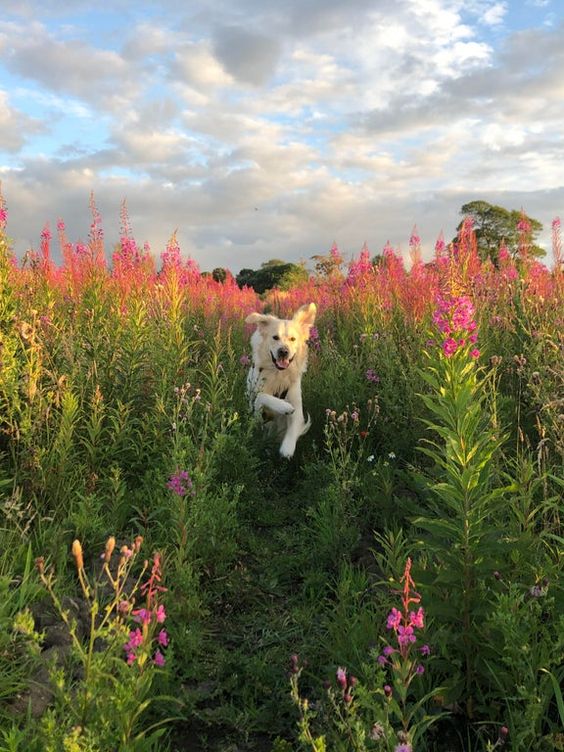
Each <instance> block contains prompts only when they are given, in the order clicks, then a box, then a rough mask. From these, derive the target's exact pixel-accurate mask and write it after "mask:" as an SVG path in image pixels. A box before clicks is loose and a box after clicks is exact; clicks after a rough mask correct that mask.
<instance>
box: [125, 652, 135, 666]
mask: <svg viewBox="0 0 564 752" xmlns="http://www.w3.org/2000/svg"><path fill="white" fill-rule="evenodd" d="M136 660H137V656H136V655H135V653H134V652H133V651H131V652H129V653H128V654H127V665H128V666H132V665H133V664H134V663H135V661H136Z"/></svg>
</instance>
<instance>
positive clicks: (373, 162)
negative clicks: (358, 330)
mask: <svg viewBox="0 0 564 752" xmlns="http://www.w3.org/2000/svg"><path fill="white" fill-rule="evenodd" d="M563 31H564V3H562V0H346V1H343V0H276V1H274V0H190V2H186V3H184V2H179V0H161V1H160V2H148V1H147V0H135V2H132V1H131V0H112V1H111V2H107V3H93V2H85V1H84V2H82V1H81V0H2V2H1V7H0V180H1V183H2V193H3V196H4V199H5V201H6V204H7V208H8V227H7V232H8V235H9V236H10V238H11V239H12V242H13V247H14V249H15V250H16V253H17V254H18V255H22V254H23V253H24V252H25V251H26V250H27V249H29V248H30V247H34V248H37V247H38V245H39V237H40V233H41V231H42V228H43V226H44V225H45V223H46V222H48V223H49V225H50V228H51V231H52V233H53V235H56V225H57V221H58V220H59V219H60V218H61V219H63V220H64V221H65V224H66V227H67V232H68V236H69V239H71V240H73V241H75V242H76V241H79V240H80V241H85V240H87V236H88V231H89V226H90V221H91V219H90V211H89V200H90V194H91V192H94V197H95V201H96V204H97V206H98V208H99V210H100V212H101V214H102V220H103V227H104V232H105V238H106V246H107V249H108V252H109V253H111V248H112V246H113V244H115V243H116V242H117V241H118V240H119V236H120V207H121V205H122V202H123V201H126V204H127V209H128V212H129V217H130V221H131V225H132V228H133V233H134V235H135V238H136V240H137V241H138V243H139V244H143V243H144V242H148V243H149V244H150V247H151V250H152V252H153V253H154V254H155V256H157V257H158V256H159V255H160V253H161V252H162V251H163V250H164V249H165V247H166V243H167V240H168V238H169V237H170V236H171V235H172V233H173V232H174V231H175V230H177V237H178V240H179V243H180V246H181V249H182V252H183V254H185V255H187V256H188V255H189V256H191V257H192V258H194V259H195V260H196V261H197V262H198V263H199V264H200V267H201V268H202V269H207V270H209V269H212V268H214V267H217V266H223V267H227V268H229V269H231V270H232V271H233V272H235V273H236V272H237V271H238V270H240V269H241V268H244V267H247V268H257V267H258V266H260V264H261V263H263V262H264V261H266V260H268V259H272V258H280V259H283V260H285V261H299V260H306V261H307V260H309V259H310V258H311V257H312V256H313V255H314V254H323V253H327V252H328V251H329V249H330V247H331V245H332V244H333V243H334V242H336V243H337V245H338V246H339V248H340V250H341V252H342V253H343V255H344V256H345V257H351V256H356V255H358V253H359V251H360V249H361V247H362V245H363V244H364V243H366V244H367V246H368V248H369V249H370V251H371V252H372V253H373V254H376V253H380V252H381V251H382V248H383V247H384V245H385V244H386V242H387V241H390V243H391V244H392V245H393V246H394V247H395V248H397V249H398V250H400V251H401V252H402V253H404V254H406V255H407V253H408V250H409V237H410V235H411V232H412V229H413V227H414V226H417V230H418V234H419V235H420V237H421V240H422V247H423V251H424V257H425V256H427V257H430V255H431V253H432V249H433V247H434V243H435V240H436V238H437V236H438V234H439V233H440V232H441V230H442V231H443V232H444V235H445V238H446V239H447V240H450V239H451V238H452V236H453V234H454V232H455V228H456V226H457V224H458V222H459V220H460V216H459V211H460V207H461V206H462V205H463V204H464V203H466V202H468V201H472V200H475V199H483V200H486V201H490V202H491V203H495V204H500V205H502V206H504V207H505V208H508V209H520V208H524V210H525V211H526V212H527V213H528V214H529V215H530V216H532V217H534V218H536V219H538V220H540V221H541V222H542V223H543V225H544V231H543V233H542V235H541V236H540V238H539V241H540V244H541V245H543V246H544V247H545V248H547V249H548V248H549V247H550V225H551V221H552V219H553V218H554V217H556V216H562V217H563V218H564V169H563V167H562V165H564V44H563V41H562V40H563ZM55 256H56V254H55Z"/></svg>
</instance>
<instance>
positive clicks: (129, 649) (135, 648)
mask: <svg viewBox="0 0 564 752" xmlns="http://www.w3.org/2000/svg"><path fill="white" fill-rule="evenodd" d="M161 582H162V572H161V556H160V554H159V553H155V554H154V556H153V565H152V567H151V573H150V575H149V578H148V579H147V581H146V582H144V583H143V584H142V585H141V586H140V591H141V594H142V595H144V596H145V603H144V605H143V606H142V607H141V608H138V609H133V610H132V611H131V618H132V619H133V622H135V624H136V625H139V626H134V627H133V628H132V629H131V630H130V632H129V635H128V638H129V639H128V641H127V642H126V643H125V644H124V646H123V650H124V651H125V655H126V658H127V663H128V664H129V665H132V664H134V663H136V664H137V665H138V666H139V668H140V670H143V668H144V667H145V665H146V663H147V661H148V660H152V662H153V664H154V665H155V666H158V667H159V668H161V667H162V666H164V665H165V658H164V655H163V652H162V649H163V648H166V647H167V646H168V643H169V637H168V633H167V631H166V629H163V628H161V625H162V624H163V623H164V621H165V619H166V611H165V607H164V605H163V604H162V603H159V598H160V596H161V595H162V593H166V590H167V589H166V588H165V587H163V586H162V585H161Z"/></svg>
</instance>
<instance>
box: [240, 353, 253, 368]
mask: <svg viewBox="0 0 564 752" xmlns="http://www.w3.org/2000/svg"><path fill="white" fill-rule="evenodd" d="M239 363H240V364H241V365H242V366H250V365H251V359H250V358H249V356H248V355H241V357H240V358H239Z"/></svg>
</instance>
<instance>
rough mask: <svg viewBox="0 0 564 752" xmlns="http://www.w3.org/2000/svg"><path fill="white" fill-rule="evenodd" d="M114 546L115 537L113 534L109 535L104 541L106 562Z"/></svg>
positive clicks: (110, 556)
mask: <svg viewBox="0 0 564 752" xmlns="http://www.w3.org/2000/svg"><path fill="white" fill-rule="evenodd" d="M115 547H116V539H115V538H114V536H113V535H111V536H110V537H109V538H108V540H107V541H106V548H105V550H104V561H105V562H106V564H107V563H108V562H109V561H110V559H111V558H112V553H113V551H114V548H115Z"/></svg>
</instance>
